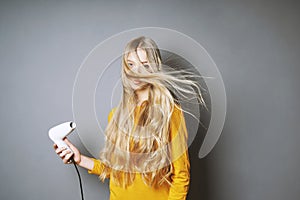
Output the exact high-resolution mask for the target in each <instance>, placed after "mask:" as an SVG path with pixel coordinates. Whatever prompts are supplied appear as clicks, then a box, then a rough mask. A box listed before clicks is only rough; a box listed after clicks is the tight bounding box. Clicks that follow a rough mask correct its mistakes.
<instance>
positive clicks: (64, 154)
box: [53, 138, 81, 164]
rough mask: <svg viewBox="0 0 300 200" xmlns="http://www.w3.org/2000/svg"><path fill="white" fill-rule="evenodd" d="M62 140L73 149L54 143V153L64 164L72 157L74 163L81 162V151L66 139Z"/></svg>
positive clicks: (68, 162)
mask: <svg viewBox="0 0 300 200" xmlns="http://www.w3.org/2000/svg"><path fill="white" fill-rule="evenodd" d="M64 142H65V143H66V144H67V145H68V146H69V147H70V149H71V150H72V151H73V152H71V151H70V150H68V149H66V148H65V147H60V148H59V147H58V146H57V145H56V144H54V145H53V147H54V149H55V153H56V154H57V155H58V156H59V157H60V158H61V159H62V160H63V162H64V163H65V164H70V163H71V162H70V159H71V158H72V157H73V159H74V161H75V163H76V164H79V163H80V162H81V153H80V152H79V150H78V149H77V148H76V147H75V146H74V145H73V144H72V143H71V142H70V141H69V140H68V139H67V138H65V139H64Z"/></svg>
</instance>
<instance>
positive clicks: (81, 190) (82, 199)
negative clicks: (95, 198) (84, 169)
mask: <svg viewBox="0 0 300 200" xmlns="http://www.w3.org/2000/svg"><path fill="white" fill-rule="evenodd" d="M71 161H72V163H73V165H74V167H75V169H76V172H77V175H78V179H79V186H80V193H81V200H84V198H83V189H82V182H81V177H80V173H79V170H78V168H77V165H76V162H75V160H74V158H73V157H72V158H71Z"/></svg>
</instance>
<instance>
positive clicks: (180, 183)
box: [168, 106, 190, 200]
mask: <svg viewBox="0 0 300 200" xmlns="http://www.w3.org/2000/svg"><path fill="white" fill-rule="evenodd" d="M170 131H171V133H170V134H171V156H172V161H173V162H172V165H173V173H172V185H171V187H170V191H169V197H168V200H185V199H186V195H187V193H188V188H189V182H190V162H189V156H188V147H187V129H186V124H185V119H184V116H183V113H182V111H181V110H180V109H179V108H177V107H176V106H175V109H174V111H173V113H172V117H171V123H170Z"/></svg>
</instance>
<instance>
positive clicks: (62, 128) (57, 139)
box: [49, 121, 76, 152]
mask: <svg viewBox="0 0 300 200" xmlns="http://www.w3.org/2000/svg"><path fill="white" fill-rule="evenodd" d="M75 128H76V124H75V123H74V122H72V121H70V122H65V123H62V124H59V125H57V126H54V127H52V128H51V129H50V130H49V137H50V139H51V140H52V141H53V142H54V143H55V144H56V145H57V146H58V147H65V148H66V149H68V150H70V151H71V152H73V151H72V150H71V149H70V147H69V146H68V145H67V144H66V143H65V142H64V141H63V139H64V138H65V137H66V136H68V135H69V134H70V133H72V132H73V131H74V129H75Z"/></svg>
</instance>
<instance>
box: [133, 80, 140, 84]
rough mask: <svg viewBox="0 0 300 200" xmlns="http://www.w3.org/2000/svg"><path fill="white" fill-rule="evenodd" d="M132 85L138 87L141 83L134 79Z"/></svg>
mask: <svg viewBox="0 0 300 200" xmlns="http://www.w3.org/2000/svg"><path fill="white" fill-rule="evenodd" d="M133 83H134V84H136V85H138V84H140V83H141V81H139V80H136V79H134V80H133Z"/></svg>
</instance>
